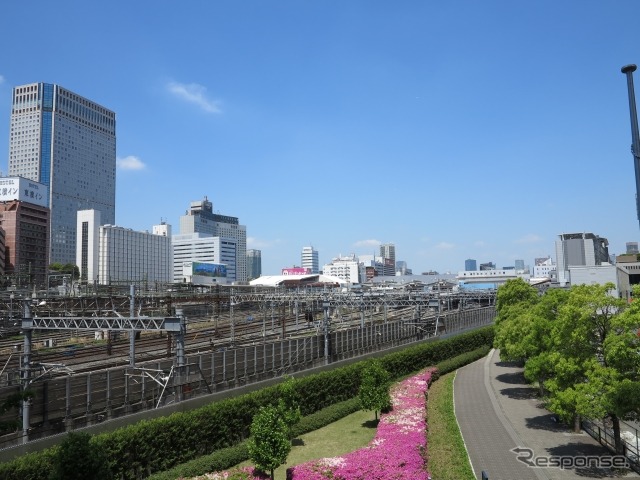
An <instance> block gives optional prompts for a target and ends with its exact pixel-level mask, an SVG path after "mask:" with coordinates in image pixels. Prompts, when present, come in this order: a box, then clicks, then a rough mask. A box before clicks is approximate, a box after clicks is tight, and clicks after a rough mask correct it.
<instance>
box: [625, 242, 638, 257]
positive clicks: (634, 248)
mask: <svg viewBox="0 0 640 480" xmlns="http://www.w3.org/2000/svg"><path fill="white" fill-rule="evenodd" d="M627 253H628V254H630V255H637V254H638V253H639V252H638V242H627Z"/></svg>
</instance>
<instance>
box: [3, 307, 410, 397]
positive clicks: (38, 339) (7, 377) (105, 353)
mask: <svg viewBox="0 0 640 480" xmlns="http://www.w3.org/2000/svg"><path fill="white" fill-rule="evenodd" d="M202 310H203V309H202V308H201V306H196V307H195V308H191V309H188V308H187V309H185V313H186V315H185V316H186V319H187V332H186V335H185V354H186V355H190V354H196V353H206V352H212V353H213V352H217V351H221V350H228V349H233V348H239V347H242V346H246V345H255V344H257V343H264V342H271V341H274V340H278V339H280V338H294V337H300V336H310V335H316V334H318V333H319V332H320V331H321V329H322V325H321V322H320V321H319V320H315V321H310V322H309V321H307V320H306V319H305V318H304V317H305V316H304V315H302V314H300V312H298V313H297V314H294V313H291V312H286V311H283V310H284V309H281V310H280V311H275V310H270V311H268V310H267V309H265V308H261V307H260V306H258V307H257V308H256V307H253V308H252V306H246V307H244V308H240V309H238V310H236V311H233V312H232V311H227V312H224V313H217V312H210V311H204V312H203V311H202ZM203 313H204V315H203ZM413 313H414V312H413V309H412V308H409V307H403V308H398V309H394V310H391V311H389V312H386V313H384V314H383V313H382V312H375V311H373V310H371V311H369V312H362V311H353V309H344V308H343V309H341V310H340V312H334V315H333V317H332V318H331V319H330V320H331V329H332V331H336V330H341V329H347V328H352V327H353V326H357V325H359V324H360V323H363V318H364V317H363V315H364V316H366V323H367V324H369V323H375V322H379V323H382V322H384V321H393V320H396V319H398V318H407V319H409V318H411V316H412V315H413ZM306 318H309V319H310V318H314V319H321V318H322V314H321V312H318V311H316V312H312V315H311V316H306ZM96 333H98V334H99V336H101V337H102V338H98V339H96ZM131 334H132V332H129V331H125V332H122V331H119V332H115V331H112V332H111V333H110V338H109V333H108V332H106V331H104V332H91V333H80V332H75V331H62V332H60V331H54V330H48V331H37V330H36V331H34V332H33V336H32V353H31V360H32V362H31V365H32V374H33V375H36V376H37V375H42V376H43V377H44V376H45V375H46V377H47V378H51V377H55V376H59V375H69V374H79V373H84V372H89V371H94V370H102V369H105V368H111V367H116V366H126V365H129V364H131V359H130V357H131V350H130V349H131V344H130V338H129V336H130V335H131ZM135 334H136V335H137V336H136V340H135V343H134V345H135V363H136V364H139V363H148V362H154V361H160V360H166V359H168V358H173V357H174V356H175V355H176V342H175V337H174V336H173V335H172V334H171V333H169V332H159V331H145V332H137V333H135ZM23 338H24V337H23V336H22V335H14V336H12V337H10V338H3V339H0V362H2V363H1V364H0V372H1V373H0V386H2V385H6V384H10V383H13V384H15V383H16V381H17V380H18V379H19V378H20V359H21V352H22V346H23V342H24V340H23Z"/></svg>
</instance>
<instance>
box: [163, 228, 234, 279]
mask: <svg viewBox="0 0 640 480" xmlns="http://www.w3.org/2000/svg"><path fill="white" fill-rule="evenodd" d="M172 244H173V281H174V282H176V283H182V282H183V281H186V278H185V276H184V267H185V263H190V262H197V263H208V264H216V265H225V266H226V274H227V276H226V280H224V281H225V282H234V281H236V265H237V261H236V256H237V255H238V252H237V241H236V239H234V238H225V237H214V236H212V235H209V234H204V233H187V234H180V235H174V236H173V237H172ZM220 281H221V282H222V281H223V280H222V278H221V279H220Z"/></svg>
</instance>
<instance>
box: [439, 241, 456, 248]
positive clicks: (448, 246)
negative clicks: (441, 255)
mask: <svg viewBox="0 0 640 480" xmlns="http://www.w3.org/2000/svg"><path fill="white" fill-rule="evenodd" d="M436 248H437V249H438V250H451V249H452V248H455V245H454V244H453V243H447V242H440V243H439V244H437V245H436Z"/></svg>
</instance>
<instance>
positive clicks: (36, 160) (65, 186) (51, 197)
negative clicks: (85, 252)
mask: <svg viewBox="0 0 640 480" xmlns="http://www.w3.org/2000/svg"><path fill="white" fill-rule="evenodd" d="M9 176H21V177H25V178H28V179H30V180H35V181H36V182H40V183H42V184H44V185H47V186H48V187H49V194H48V198H47V205H46V206H47V207H49V209H50V210H51V222H50V236H49V238H50V240H51V242H50V254H49V261H50V262H51V263H54V262H58V263H62V264H65V263H73V262H74V261H75V258H76V220H77V218H76V214H77V212H78V211H79V210H85V209H94V210H99V211H100V212H101V214H102V220H103V222H104V223H108V224H113V223H115V200H116V115H115V113H114V112H112V111H111V110H108V109H106V108H104V107H102V106H101V105H98V104H97V103H94V102H92V101H91V100H88V99H86V98H84V97H81V96H80V95H77V94H75V93H73V92H71V91H69V90H66V89H64V88H62V87H60V86H58V85H53V84H49V83H31V84H28V85H21V86H18V87H15V88H14V89H13V97H12V108H11V132H10V138H9Z"/></svg>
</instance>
